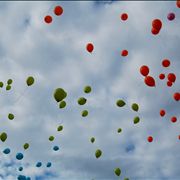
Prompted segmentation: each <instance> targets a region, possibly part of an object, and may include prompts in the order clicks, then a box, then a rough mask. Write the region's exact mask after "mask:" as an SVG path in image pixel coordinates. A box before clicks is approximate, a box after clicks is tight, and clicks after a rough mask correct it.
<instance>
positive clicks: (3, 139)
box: [0, 132, 7, 142]
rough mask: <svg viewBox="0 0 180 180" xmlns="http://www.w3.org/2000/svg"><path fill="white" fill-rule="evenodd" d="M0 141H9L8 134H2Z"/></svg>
mask: <svg viewBox="0 0 180 180" xmlns="http://www.w3.org/2000/svg"><path fill="white" fill-rule="evenodd" d="M0 139H1V141H2V142H5V141H6V139H7V134H6V133H5V132H3V133H2V134H1V136H0Z"/></svg>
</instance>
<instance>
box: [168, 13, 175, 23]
mask: <svg viewBox="0 0 180 180" xmlns="http://www.w3.org/2000/svg"><path fill="white" fill-rule="evenodd" d="M167 18H168V20H170V21H172V20H174V19H175V14H174V13H169V14H168V15H167Z"/></svg>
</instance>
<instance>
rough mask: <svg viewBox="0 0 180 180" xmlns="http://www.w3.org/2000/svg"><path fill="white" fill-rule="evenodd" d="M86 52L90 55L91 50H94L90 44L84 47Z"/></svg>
mask: <svg viewBox="0 0 180 180" xmlns="http://www.w3.org/2000/svg"><path fill="white" fill-rule="evenodd" d="M86 50H87V51H88V52H89V53H92V52H93V50H94V46H93V44H92V43H88V44H87V45H86Z"/></svg>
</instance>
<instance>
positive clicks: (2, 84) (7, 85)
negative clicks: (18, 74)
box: [0, 79, 13, 91]
mask: <svg viewBox="0 0 180 180" xmlns="http://www.w3.org/2000/svg"><path fill="white" fill-rule="evenodd" d="M12 83H13V80H12V79H8V80H7V83H6V91H9V90H11V86H12ZM3 86H4V83H3V82H2V81H0V88H3Z"/></svg>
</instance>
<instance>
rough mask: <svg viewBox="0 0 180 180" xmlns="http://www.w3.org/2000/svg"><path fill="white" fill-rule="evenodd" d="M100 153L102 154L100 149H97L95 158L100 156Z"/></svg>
mask: <svg viewBox="0 0 180 180" xmlns="http://www.w3.org/2000/svg"><path fill="white" fill-rule="evenodd" d="M101 155H102V151H101V150H100V149H97V150H96V152H95V156H96V158H97V159H98V158H100V157H101Z"/></svg>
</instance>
